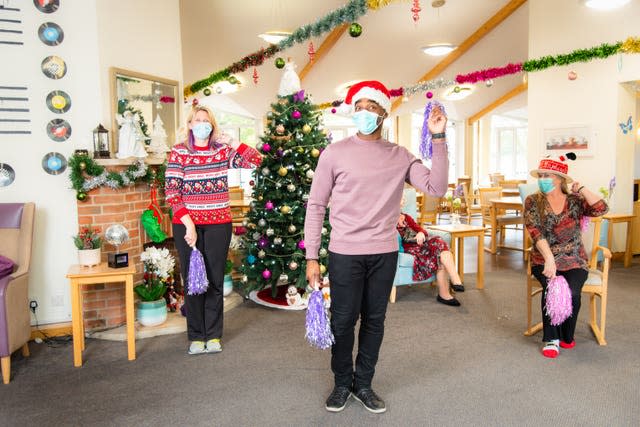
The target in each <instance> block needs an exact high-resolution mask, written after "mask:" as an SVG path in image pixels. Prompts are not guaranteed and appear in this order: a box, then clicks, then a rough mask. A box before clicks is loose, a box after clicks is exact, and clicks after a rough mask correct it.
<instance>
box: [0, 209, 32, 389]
mask: <svg viewBox="0 0 640 427" xmlns="http://www.w3.org/2000/svg"><path fill="white" fill-rule="evenodd" d="M34 213H35V204H34V203H0V242H1V244H0V255H2V256H4V257H7V258H9V259H10V260H11V261H13V263H15V265H16V267H15V268H14V271H13V272H12V273H11V274H9V275H7V276H4V277H0V362H1V366H2V381H3V382H4V383H5V384H8V383H9V380H10V377H11V354H12V353H13V352H14V351H16V350H17V349H18V348H22V354H23V355H24V356H25V357H27V356H29V346H28V341H29V338H30V336H31V326H30V324H31V319H30V316H29V297H28V291H29V289H28V287H29V266H30V263H31V242H32V238H33V222H34Z"/></svg>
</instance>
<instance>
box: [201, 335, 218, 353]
mask: <svg viewBox="0 0 640 427" xmlns="http://www.w3.org/2000/svg"><path fill="white" fill-rule="evenodd" d="M205 351H206V352H207V353H220V352H221V351H222V344H221V343H220V339H219V338H214V339H211V340H209V341H207V349H206V350H205Z"/></svg>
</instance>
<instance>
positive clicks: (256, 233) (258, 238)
mask: <svg viewBox="0 0 640 427" xmlns="http://www.w3.org/2000/svg"><path fill="white" fill-rule="evenodd" d="M251 237H253V240H260V237H262V234H260V233H258V232H257V231H256V232H255V233H253V234H252V235H251Z"/></svg>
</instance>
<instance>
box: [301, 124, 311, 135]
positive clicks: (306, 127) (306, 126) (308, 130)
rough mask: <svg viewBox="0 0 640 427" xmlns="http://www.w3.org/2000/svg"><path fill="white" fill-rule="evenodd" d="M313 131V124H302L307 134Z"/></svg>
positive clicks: (303, 130)
mask: <svg viewBox="0 0 640 427" xmlns="http://www.w3.org/2000/svg"><path fill="white" fill-rule="evenodd" d="M309 132H311V126H309V125H307V124H305V125H304V126H302V133H304V134H307V133H309Z"/></svg>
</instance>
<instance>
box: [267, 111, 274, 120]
mask: <svg viewBox="0 0 640 427" xmlns="http://www.w3.org/2000/svg"><path fill="white" fill-rule="evenodd" d="M272 118H273V111H268V112H267V119H272Z"/></svg>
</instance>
